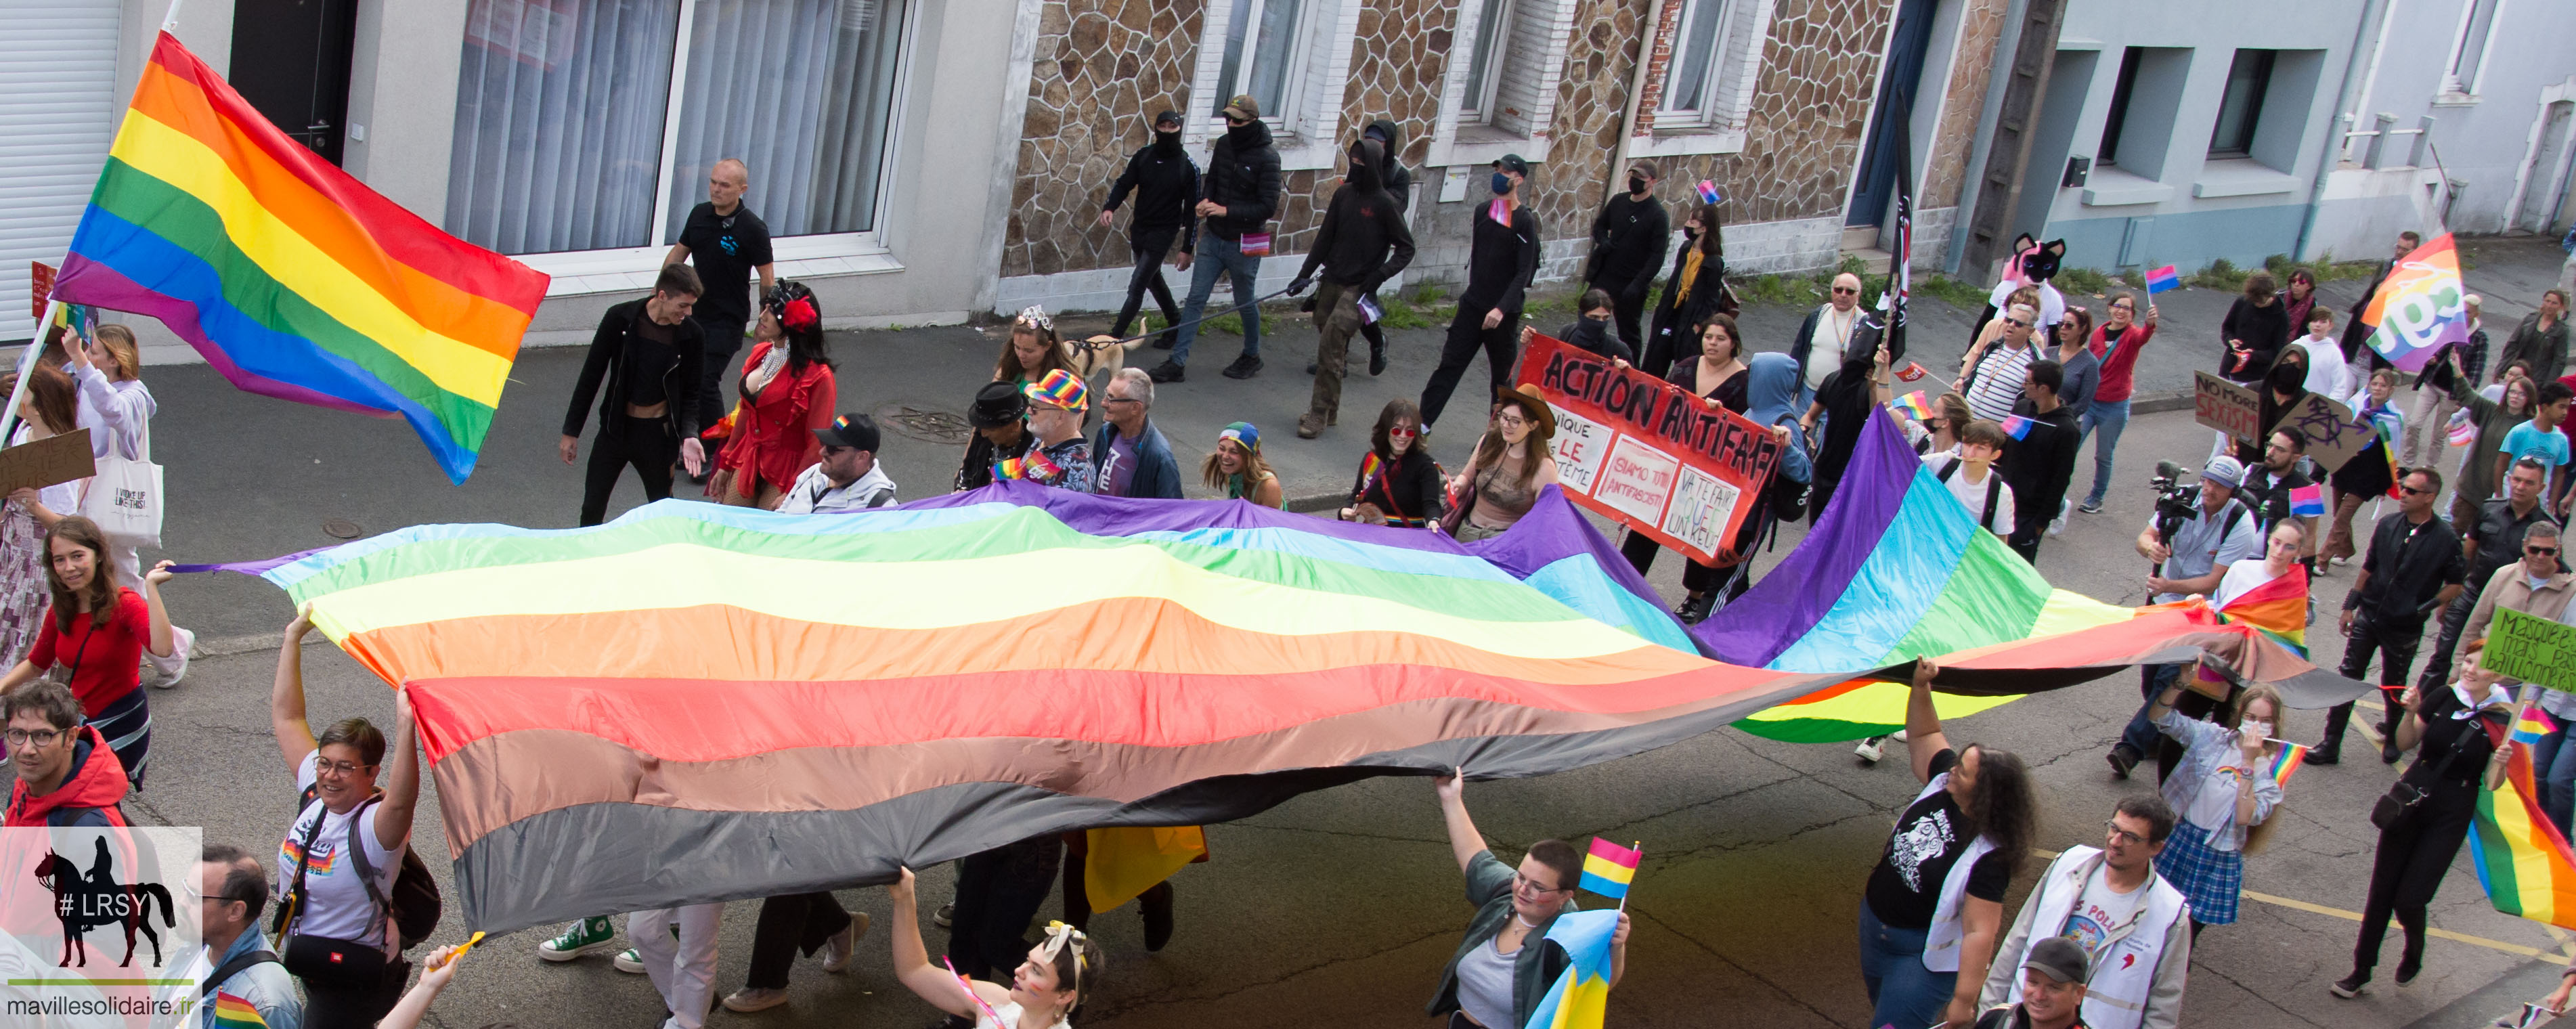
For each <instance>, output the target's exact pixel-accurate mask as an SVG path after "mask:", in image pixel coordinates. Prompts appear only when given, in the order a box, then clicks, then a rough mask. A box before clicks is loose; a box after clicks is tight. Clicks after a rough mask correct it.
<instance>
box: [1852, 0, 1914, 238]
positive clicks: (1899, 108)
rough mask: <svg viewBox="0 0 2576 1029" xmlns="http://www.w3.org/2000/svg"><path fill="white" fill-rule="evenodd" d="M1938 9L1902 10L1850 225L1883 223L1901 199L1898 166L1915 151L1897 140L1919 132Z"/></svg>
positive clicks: (1908, 6) (1907, 6) (1907, 4)
mask: <svg viewBox="0 0 2576 1029" xmlns="http://www.w3.org/2000/svg"><path fill="white" fill-rule="evenodd" d="M1937 5H1938V4H1937V0H1904V2H1903V3H1902V4H1899V5H1898V6H1897V9H1896V32H1895V38H1894V39H1893V40H1891V41H1890V44H1889V46H1888V50H1887V74H1886V75H1884V76H1882V77H1881V78H1880V79H1879V86H1878V103H1877V104H1876V105H1875V106H1876V108H1877V109H1876V110H1873V111H1871V112H1870V116H1869V117H1870V124H1869V150H1868V152H1866V153H1864V154H1862V155H1861V160H1860V177H1859V178H1858V179H1857V180H1855V181H1854V182H1853V183H1852V204H1851V213H1850V214H1848V215H1845V216H1844V218H1843V224H1845V225H1876V224H1878V223H1879V220H1880V219H1882V218H1885V217H1886V216H1887V205H1888V203H1889V202H1890V201H1892V200H1894V199H1895V198H1896V175H1897V170H1898V169H1897V167H1896V162H1897V160H1898V159H1899V157H1900V155H1903V154H1904V153H1906V152H1907V151H1908V150H1910V149H1912V148H1911V147H1905V146H1899V145H1898V143H1897V138H1896V137H1897V135H1898V134H1900V133H1906V132H1912V131H1914V96H1915V90H1916V88H1917V87H1918V86H1920V85H1921V82H1922V78H1923V62H1924V59H1925V57H1926V56H1928V54H1929V52H1930V51H1931V49H1932V12H1933V9H1934V7H1936V6H1937Z"/></svg>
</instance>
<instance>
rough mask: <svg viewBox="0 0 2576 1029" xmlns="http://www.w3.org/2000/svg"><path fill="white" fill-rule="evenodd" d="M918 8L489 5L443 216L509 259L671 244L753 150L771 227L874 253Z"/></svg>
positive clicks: (469, 42) (737, 0) (473, 24)
mask: <svg viewBox="0 0 2576 1029" xmlns="http://www.w3.org/2000/svg"><path fill="white" fill-rule="evenodd" d="M905 3H906V0H472V4H471V6H470V7H469V8H468V13H467V16H466V30H465V44H464V62H463V67H462V69H461V70H460V73H459V75H460V78H459V83H458V88H457V99H456V125H455V142H454V149H453V151H452V154H451V156H450V160H449V171H448V193H447V214H446V218H445V226H446V228H447V230H448V231H449V232H452V233H455V234H456V235H458V236H460V237H463V238H464V239H466V240H468V241H469V242H473V243H475V244H478V245H481V246H485V247H490V248H492V249H494V250H498V251H500V252H502V253H507V254H545V253H565V252H576V251H611V250H626V249H634V248H646V249H651V250H658V248H659V247H662V246H666V245H668V244H669V243H670V242H671V240H672V239H673V238H674V237H675V236H676V235H677V234H678V233H679V231H680V228H681V225H682V223H683V222H684V221H685V220H686V218H687V215H688V212H689V209H690V207H692V206H693V205H695V204H696V203H697V202H698V201H700V200H702V199H704V194H705V182H706V178H707V174H708V171H709V170H710V169H711V168H712V167H713V166H714V165H715V163H716V162H717V161H719V160H722V159H724V158H728V157H735V158H741V159H742V160H743V162H744V163H745V165H746V166H748V167H749V169H750V189H749V191H748V193H747V194H746V195H745V197H744V203H745V204H746V205H747V206H749V207H750V208H751V209H752V210H753V211H755V212H757V213H759V215H760V217H761V219H762V220H763V221H765V222H767V223H768V225H769V231H770V234H771V235H773V236H776V237H780V238H781V239H785V238H787V237H822V239H819V240H816V241H813V242H816V243H827V244H833V245H834V246H826V247H823V248H822V249H820V250H814V248H812V247H808V248H807V249H809V250H814V252H815V253H817V254H819V253H822V252H824V251H825V250H830V249H834V248H835V247H837V248H838V249H841V250H844V251H846V252H849V253H858V252H861V251H863V250H865V249H867V248H869V247H872V246H873V245H874V244H873V239H872V237H870V236H868V235H867V234H869V233H871V232H873V231H874V230H875V229H876V228H877V213H878V208H879V204H880V201H881V199H882V193H883V185H884V179H885V168H886V158H887V155H888V149H889V141H890V140H891V138H892V136H893V128H894V120H895V109H896V106H897V105H896V102H895V98H896V93H897V91H898V89H899V88H900V86H901V83H900V82H899V76H898V71H899V70H900V61H899V58H900V54H899V52H898V51H899V44H900V41H901V39H902V36H903V21H904V15H905ZM681 53H685V54H686V55H687V59H686V60H685V61H680V60H676V59H675V55H677V54H681Z"/></svg>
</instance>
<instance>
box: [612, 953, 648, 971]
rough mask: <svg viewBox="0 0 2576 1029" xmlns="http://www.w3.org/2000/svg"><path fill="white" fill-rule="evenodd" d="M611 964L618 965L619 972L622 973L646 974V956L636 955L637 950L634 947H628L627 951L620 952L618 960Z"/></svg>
mask: <svg viewBox="0 0 2576 1029" xmlns="http://www.w3.org/2000/svg"><path fill="white" fill-rule="evenodd" d="M610 964H613V965H616V966H617V970H618V971H620V972H631V973H634V974H636V975H643V974H644V955H642V954H639V953H636V952H635V948H633V947H628V948H626V949H625V950H621V951H618V952H617V960H615V961H612V962H610Z"/></svg>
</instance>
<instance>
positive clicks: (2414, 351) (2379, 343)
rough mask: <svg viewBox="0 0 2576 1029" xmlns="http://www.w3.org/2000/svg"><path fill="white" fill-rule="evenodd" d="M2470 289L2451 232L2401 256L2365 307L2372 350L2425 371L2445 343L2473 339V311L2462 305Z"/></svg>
mask: <svg viewBox="0 0 2576 1029" xmlns="http://www.w3.org/2000/svg"><path fill="white" fill-rule="evenodd" d="M2468 292H2469V290H2468V287H2467V286H2465V285H2463V284H2462V283H2461V282H2460V253H2459V250H2458V249H2457V248H2456V247H2454V246H2453V245H2452V242H2451V234H2450V233H2447V232H2445V233H2443V234H2441V235H2439V236H2435V237H2433V238H2432V239H2428V240H2425V241H2424V245H2423V246H2419V247H2416V248H2415V249H2414V250H2412V251H2409V252H2408V253H2407V254H2406V256H2405V257H2404V258H2401V259H2399V260H2398V262H2397V267H2395V268H2392V269H2390V270H2389V272H2388V277H2387V278H2386V279H2384V280H2381V282H2380V283H2379V290H2378V291H2377V292H2375V293H2372V294H2371V295H2370V306H2369V307H2366V308H2363V309H2362V312H2361V320H2362V322H2363V323H2364V324H2367V325H2369V326H2370V327H2371V333H2370V348H2371V349H2373V350H2376V351H2379V354H2380V356H2382V357H2385V358H2387V359H2388V363H2390V364H2393V365H2396V366H2397V367H2398V368H2399V370H2402V371H2406V372H2419V371H2423V370H2424V366H2425V365H2426V364H2428V363H2430V362H2431V361H2432V360H2433V355H2435V354H2438V353H2441V352H2442V347H2444V346H2446V345H2448V344H2452V343H2466V342H2468V341H2469V312H2468V308H2467V307H2466V306H2464V305H2463V304H2462V303H2461V301H2462V300H2463V299H2464V298H2466V297H2467V296H2468Z"/></svg>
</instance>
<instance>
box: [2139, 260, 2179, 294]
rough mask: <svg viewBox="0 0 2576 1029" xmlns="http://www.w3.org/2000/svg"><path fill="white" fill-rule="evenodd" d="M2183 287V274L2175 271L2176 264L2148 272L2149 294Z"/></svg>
mask: <svg viewBox="0 0 2576 1029" xmlns="http://www.w3.org/2000/svg"><path fill="white" fill-rule="evenodd" d="M2181 288H2182V276H2181V275H2180V274H2177V273H2176V272H2175V271H2174V266H2172V265H2170V264H2169V265H2166V266H2164V267H2162V268H2158V269H2156V270H2154V271H2151V272H2148V273H2147V295H2148V296H2154V295H2156V294H2158V293H2162V292H2164V291H2166V290H2169V289H2181Z"/></svg>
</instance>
